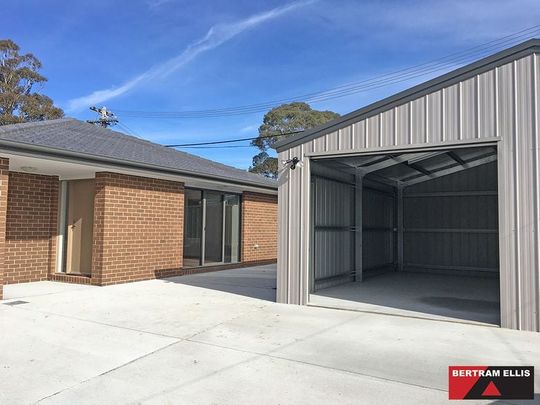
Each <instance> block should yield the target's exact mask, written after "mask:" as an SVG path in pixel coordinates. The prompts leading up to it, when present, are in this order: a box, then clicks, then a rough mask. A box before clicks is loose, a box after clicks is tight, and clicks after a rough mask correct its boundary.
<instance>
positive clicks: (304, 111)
mask: <svg viewBox="0 0 540 405" xmlns="http://www.w3.org/2000/svg"><path fill="white" fill-rule="evenodd" d="M338 117H339V114H337V113H335V112H332V111H317V110H313V109H312V108H311V107H310V105H309V104H307V103H302V102H294V103H290V104H283V105H280V106H279V107H276V108H273V109H271V110H270V111H269V112H267V113H266V115H265V116H264V118H263V124H262V125H261V126H260V127H259V137H258V138H257V139H255V140H253V141H252V142H251V144H252V145H253V146H256V147H257V148H259V150H261V153H259V154H258V155H256V156H254V157H253V164H252V166H251V167H250V168H249V171H250V172H253V173H260V174H263V175H265V176H267V177H271V178H276V177H277V170H278V162H277V159H276V158H272V157H269V156H268V153H266V150H268V148H271V147H273V146H274V144H275V143H276V142H277V141H278V140H281V139H284V138H288V137H289V136H293V135H285V136H280V135H281V134H285V133H289V132H296V131H305V130H306V129H310V128H314V127H316V126H319V125H322V124H324V123H326V122H328V121H331V120H333V119H336V118H338Z"/></svg>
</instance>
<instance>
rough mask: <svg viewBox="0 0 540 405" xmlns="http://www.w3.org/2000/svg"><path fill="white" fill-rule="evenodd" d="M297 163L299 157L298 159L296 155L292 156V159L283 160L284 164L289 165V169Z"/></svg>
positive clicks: (293, 167) (292, 168)
mask: <svg viewBox="0 0 540 405" xmlns="http://www.w3.org/2000/svg"><path fill="white" fill-rule="evenodd" d="M298 163H300V159H298V157H296V156H295V157H293V158H292V159H289V160H284V161H283V164H284V165H290V168H291V170H294V169H296V166H297V165H298Z"/></svg>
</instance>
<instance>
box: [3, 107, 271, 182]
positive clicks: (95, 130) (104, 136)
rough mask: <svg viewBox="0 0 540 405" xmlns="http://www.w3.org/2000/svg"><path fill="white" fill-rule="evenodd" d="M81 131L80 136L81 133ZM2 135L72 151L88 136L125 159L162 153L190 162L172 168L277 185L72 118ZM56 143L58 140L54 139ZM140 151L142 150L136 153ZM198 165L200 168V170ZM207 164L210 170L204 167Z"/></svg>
mask: <svg viewBox="0 0 540 405" xmlns="http://www.w3.org/2000/svg"><path fill="white" fill-rule="evenodd" d="M40 128H42V129H40ZM40 134H50V135H46V136H49V137H50V136H51V135H53V134H54V136H56V138H59V139H62V141H60V143H58V142H56V146H52V144H51V143H48V142H47V141H45V142H44V141H43V139H42V140H39V137H40ZM77 134H78V135H80V136H77ZM0 135H1V137H2V138H4V139H6V140H10V139H12V140H13V142H17V143H19V144H21V145H23V144H24V145H34V146H44V147H51V148H56V149H58V150H68V151H69V150H70V148H69V147H66V146H65V145H66V143H67V145H69V144H70V143H71V144H77V143H79V144H80V143H81V141H82V142H83V143H84V139H85V137H89V139H92V138H94V139H95V141H94V143H95V142H98V143H99V144H101V145H106V144H107V142H111V143H112V144H111V147H112V149H115V150H126V151H127V153H128V154H129V157H128V156H127V155H124V158H126V157H127V158H128V160H132V161H133V162H139V163H145V162H148V160H152V159H153V158H154V157H157V156H161V157H162V158H163V159H167V160H169V162H182V161H185V162H187V166H186V164H180V163H172V164H173V166H172V167H176V168H179V169H180V168H181V167H184V169H186V170H187V169H188V168H190V167H191V170H195V171H196V170H202V172H201V174H203V173H205V172H207V173H214V174H215V175H217V176H221V175H225V176H228V177H229V178H231V179H234V178H237V179H242V178H243V179H244V180H245V181H248V182H254V183H258V184H259V185H263V184H266V186H270V185H271V183H272V185H275V184H274V183H275V180H272V179H269V178H267V177H265V176H262V175H260V174H257V173H251V172H249V171H248V170H245V169H240V168H238V167H234V166H230V165H226V164H224V163H221V162H216V161H214V160H211V159H207V158H204V157H202V156H197V155H194V154H191V153H188V152H184V151H179V150H176V149H172V148H168V147H165V146H163V145H160V144H159V143H156V142H152V141H150V140H148V139H144V138H139V137H136V136H133V135H128V134H125V133H123V132H120V131H115V130H112V129H109V128H103V127H100V126H96V125H93V124H91V123H88V122H86V121H82V120H78V119H76V118H72V117H65V118H61V119H55V120H45V121H38V122H28V123H19V124H10V125H5V126H3V127H1V126H0ZM68 135H69V136H68ZM25 137H26V138H25ZM52 142H53V143H55V142H54V140H53V141H52ZM102 147H103V146H102ZM75 149H77V147H75ZM137 150H138V152H136V151H137ZM86 153H88V152H86ZM105 155H107V153H105ZM196 167H198V168H199V169H196ZM205 167H206V169H204V168H205ZM227 172H228V174H227ZM220 173H221V174H220Z"/></svg>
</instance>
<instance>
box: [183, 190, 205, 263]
mask: <svg viewBox="0 0 540 405" xmlns="http://www.w3.org/2000/svg"><path fill="white" fill-rule="evenodd" d="M202 229H203V198H202V191H200V190H189V189H186V190H185V193H184V266H185V267H193V266H199V265H200V264H201V247H202V245H203V244H202V233H203V232H202Z"/></svg>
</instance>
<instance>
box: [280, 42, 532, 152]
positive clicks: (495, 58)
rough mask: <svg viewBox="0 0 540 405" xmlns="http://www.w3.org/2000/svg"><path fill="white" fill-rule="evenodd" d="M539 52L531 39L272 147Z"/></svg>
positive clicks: (337, 126)
mask: <svg viewBox="0 0 540 405" xmlns="http://www.w3.org/2000/svg"><path fill="white" fill-rule="evenodd" d="M538 52H540V39H530V40H528V41H525V42H522V43H521V44H518V45H516V46H513V47H511V48H508V49H505V50H503V51H500V52H497V53H495V54H493V55H490V56H487V57H485V58H482V59H480V60H477V61H476V62H473V63H470V64H468V65H466V66H463V67H461V68H459V69H456V70H453V71H451V72H448V73H445V74H444V75H441V76H439V77H436V78H434V79H431V80H428V81H427V82H424V83H421V84H418V85H416V86H413V87H411V88H409V89H406V90H403V91H401V92H399V93H396V94H394V95H392V96H390V97H387V98H384V99H382V100H379V101H376V102H375V103H372V104H370V105H367V106H366V107H363V108H360V109H358V110H355V111H353V112H350V113H348V114H346V115H344V116H342V117H340V118H337V119H335V120H332V121H329V122H327V123H326V124H323V125H320V126H318V127H315V128H313V129H311V130H307V131H305V132H303V133H301V134H300V135H297V136H292V137H290V138H286V139H283V140H280V141H278V142H276V143H275V145H274V146H273V148H274V149H276V150H277V151H278V152H283V151H285V150H288V149H290V148H292V147H294V146H297V145H301V144H303V143H305V142H308V141H310V140H313V139H315V138H318V137H319V136H321V135H324V134H327V133H330V132H334V131H336V130H338V129H341V128H343V127H346V126H348V125H350V124H352V123H354V122H358V121H361V120H363V119H365V118H368V117H370V116H372V115H376V114H378V113H380V112H382V111H384V110H387V109H389V108H392V107H393V106H395V105H397V104H403V103H405V102H408V101H410V100H412V99H414V98H418V97H421V96H422V95H425V94H428V93H431V92H433V91H437V90H439V89H440V88H442V87H447V86H451V85H452V84H455V82H459V81H461V80H464V79H466V78H467V76H473V75H475V74H479V73H483V72H486V71H488V70H490V69H493V68H494V67H497V66H500V65H504V64H506V63H508V62H509V61H512V60H515V59H519V58H522V57H524V56H527V55H529V54H532V53H538Z"/></svg>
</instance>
